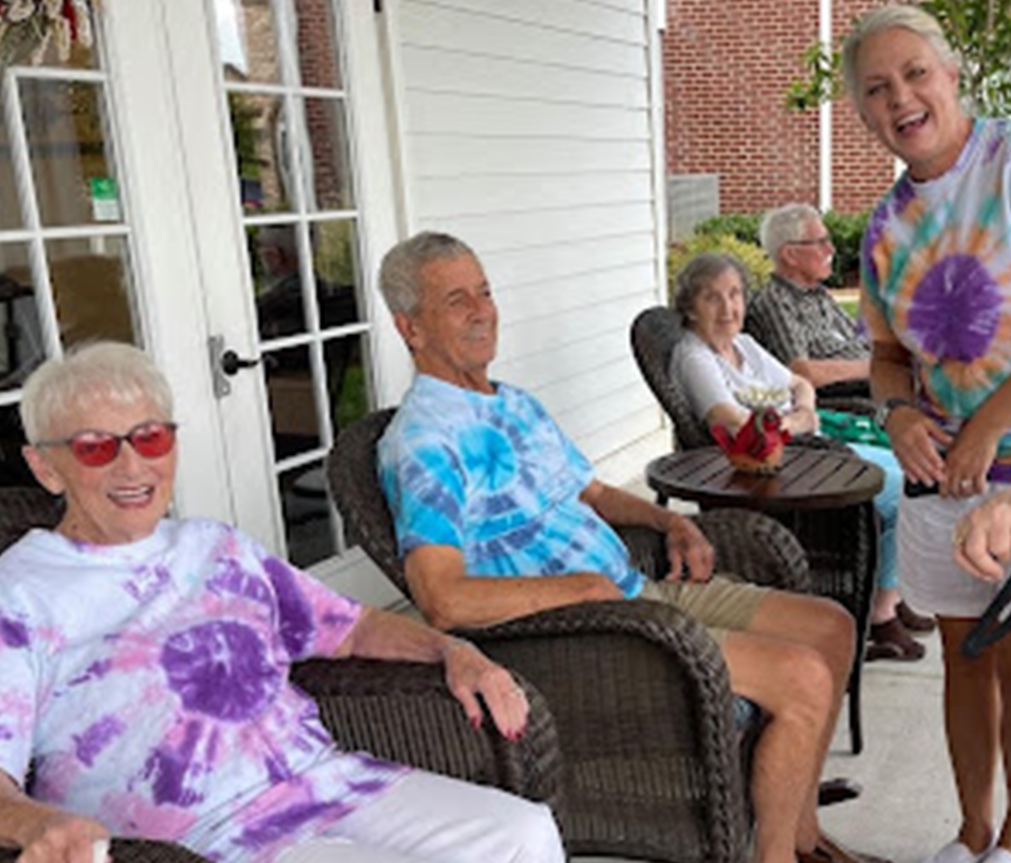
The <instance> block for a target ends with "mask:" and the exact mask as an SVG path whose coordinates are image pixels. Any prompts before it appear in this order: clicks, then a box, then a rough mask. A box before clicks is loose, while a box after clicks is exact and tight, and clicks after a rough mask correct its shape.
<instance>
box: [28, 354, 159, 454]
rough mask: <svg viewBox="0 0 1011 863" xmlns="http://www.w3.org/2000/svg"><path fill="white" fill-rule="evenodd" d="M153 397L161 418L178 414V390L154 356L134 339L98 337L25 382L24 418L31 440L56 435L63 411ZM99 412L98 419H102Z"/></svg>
mask: <svg viewBox="0 0 1011 863" xmlns="http://www.w3.org/2000/svg"><path fill="white" fill-rule="evenodd" d="M145 400H148V401H150V402H152V403H153V404H154V406H155V408H156V409H157V410H158V413H159V416H158V417H157V419H162V420H171V419H172V391H171V389H170V388H169V385H168V381H167V380H166V379H165V376H164V375H163V374H162V373H161V372H160V371H159V370H158V367H157V366H156V365H155V364H154V361H153V360H152V359H151V358H150V357H149V356H148V355H147V354H146V353H144V351H142V350H141V349H140V348H136V347H134V346H133V345H128V344H124V343H122V342H92V343H90V344H85V345H82V346H80V347H75V348H72V349H71V350H70V351H68V352H67V353H66V354H65V355H64V356H62V357H53V358H51V359H48V360H46V361H45V362H44V363H43V364H42V365H41V366H39V367H38V368H37V369H36V370H35V371H34V372H32V374H31V376H30V377H29V378H28V380H27V382H26V383H25V388H24V391H23V393H22V396H21V424H22V425H23V426H24V430H25V436H26V437H27V438H28V442H29V443H32V444H34V443H38V442H39V441H42V440H46V439H47V438H49V437H51V436H52V435H53V434H54V433H55V431H56V424H57V422H58V420H59V418H60V417H62V416H65V415H66V414H68V413H78V412H82V411H85V412H86V411H87V410H89V409H90V408H92V407H94V406H95V405H96V404H97V403H98V402H100V401H111V402H112V403H113V404H116V405H135V404H138V403H140V402H142V401H145ZM101 419H102V418H101V417H100V416H96V417H95V423H96V424H100V423H101Z"/></svg>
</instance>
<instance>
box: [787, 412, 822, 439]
mask: <svg viewBox="0 0 1011 863" xmlns="http://www.w3.org/2000/svg"><path fill="white" fill-rule="evenodd" d="M782 425H783V430H784V431H788V432H789V433H790V434H791V435H795V436H796V435H801V434H814V433H815V432H816V431H818V427H819V425H820V423H819V420H818V414H817V413H816V412H815V410H814V408H810V407H807V406H806V405H801V406H798V407H795V408H794V409H793V410H792V411H790V412H789V413H788V414H787V415H786V416H784V417H783V423H782Z"/></svg>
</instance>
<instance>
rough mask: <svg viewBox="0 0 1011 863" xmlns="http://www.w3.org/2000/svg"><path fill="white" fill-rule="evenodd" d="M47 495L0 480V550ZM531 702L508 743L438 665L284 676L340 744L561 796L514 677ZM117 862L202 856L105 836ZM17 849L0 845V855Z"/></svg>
mask: <svg viewBox="0 0 1011 863" xmlns="http://www.w3.org/2000/svg"><path fill="white" fill-rule="evenodd" d="M59 516H60V508H59V505H58V504H57V502H56V500H55V499H54V498H52V497H50V495H48V494H46V493H45V492H44V491H42V490H41V489H39V488H2V489H0V549H2V548H4V547H6V546H7V545H9V544H10V543H11V542H13V541H15V540H16V539H17V538H18V537H20V536H21V535H22V534H23V533H24V532H25V531H26V530H27V529H28V528H30V527H33V526H44V527H51V526H53V525H54V524H55V523H56V522H57V521H58V520H59ZM518 679H519V681H520V684H521V685H522V686H523V688H524V690H525V692H526V694H527V698H528V699H529V701H530V705H531V710H530V719H529V722H528V725H527V732H526V734H524V736H523V738H522V739H521V740H520V741H519V742H518V743H510V742H508V741H507V740H505V739H504V738H503V737H502V736H501V735H499V734H498V733H497V732H496V731H495V730H494V723H492V722H491V720H490V719H489V720H488V721H486V722H484V723H483V724H482V727H481V729H480V730H478V731H475V730H474V729H473V728H472V727H471V726H470V723H469V722H468V721H467V717H466V715H465V714H464V712H463V710H462V709H461V708H460V705H459V703H458V702H457V701H456V699H455V698H453V696H452V695H451V694H450V693H449V690H448V689H447V688H446V684H445V678H444V675H443V672H442V669H441V668H440V667H437V666H433V665H426V664H419V663H411V662H379V661H373V660H359V659H352V660H339V661H337V660H326V659H314V660H309V661H306V662H301V663H298V664H296V665H295V666H294V667H293V668H292V680H293V681H294V682H295V683H296V684H297V685H298V686H299V687H300V688H302V689H303V690H304V691H305V692H306V693H308V694H309V695H310V696H312V697H313V698H314V699H315V700H316V701H317V703H318V704H319V708H320V717H321V719H322V721H323V724H324V725H325V726H326V727H327V729H328V730H329V731H330V732H331V733H332V734H333V735H334V737H335V738H336V739H338V740H340V742H341V745H342V746H343V747H344V748H346V749H351V750H363V751H368V752H371V753H372V754H374V755H376V756H378V757H380V758H385V759H388V760H391V761H398V762H402V763H406V764H411V765H413V766H416V767H421V768H424V769H426V770H432V771H435V772H437V773H442V774H445V775H448V776H454V777H457V778H459V779H465V780H468V781H472V782H477V783H480V784H484V785H494V786H496V787H499V788H503V789H505V790H507V791H511V792H513V793H515V794H519V795H522V796H524V797H527V798H530V799H533V800H542V801H545V802H547V803H549V804H551V805H552V806H553V807H558V806H560V805H561V797H560V791H561V753H560V750H559V747H558V734H557V730H556V727H555V722H554V719H553V717H552V716H551V713H550V712H549V710H548V707H547V704H546V702H545V699H544V697H543V696H542V695H541V694H540V693H539V692H538V691H537V690H536V689H535V688H534V687H533V686H531V685H530V684H529V683H528V682H527V681H526V680H524V679H523V678H521V677H518ZM112 855H113V857H114V859H115V860H116V861H117V863H206V861H205V860H204V858H203V857H201V856H199V855H197V854H194V853H193V852H191V851H188V850H187V849H185V848H183V847H181V846H179V845H173V844H171V843H166V842H154V841H149V840H142V839H124V838H114V839H113V842H112ZM17 856H18V852H17V851H13V850H9V849H0V863H13V861H15V860H16V858H17Z"/></svg>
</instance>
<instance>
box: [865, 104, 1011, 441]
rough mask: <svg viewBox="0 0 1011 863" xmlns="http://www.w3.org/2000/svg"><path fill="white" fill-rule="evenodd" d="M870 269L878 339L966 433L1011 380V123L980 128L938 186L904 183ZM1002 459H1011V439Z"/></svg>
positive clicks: (871, 234)
mask: <svg viewBox="0 0 1011 863" xmlns="http://www.w3.org/2000/svg"><path fill="white" fill-rule="evenodd" d="M861 263H862V277H863V283H864V289H865V291H866V296H867V298H868V299H869V300H870V303H871V310H872V311H873V312H876V313H877V314H878V315H879V316H880V317H877V319H876V316H875V315H874V314H872V315H869V316H868V323H869V325H870V328H871V336H872V338H883V339H886V340H887V339H888V338H889V337H890V336H891V333H893V334H894V336H895V337H896V338H898V340H899V341H900V342H901V343H902V345H903V346H904V347H905V348H906V349H907V350H908V351H909V352H910V354H911V355H912V358H913V361H914V366H915V370H916V377H917V382H918V390H919V398H920V400H921V406H922V407H923V408H924V409H925V410H926V411H928V412H929V413H930V414H931V415H932V416H934V417H935V418H936V419H938V421H940V422H941V423H942V424H943V425H944V426H945V427H946V428H947V429H948V430H949V431H951V432H955V431H957V430H958V428H959V426H960V425H961V424H962V422H964V421H965V420H966V419H968V418H969V417H971V416H972V415H973V413H975V411H976V410H977V409H978V408H979V406H980V405H981V404H982V403H983V402H984V401H986V399H988V398H989V397H990V395H992V394H993V392H994V391H995V390H996V389H997V388H998V387H999V386H1000V385H1001V384H1003V383H1004V381H1006V380H1007V379H1008V377H1009V376H1011V123H1009V122H1008V121H1007V120H976V121H975V122H974V124H973V128H972V133H971V135H970V137H969V140H968V141H967V143H966V145H965V147H964V148H963V149H962V152H961V154H960V155H959V158H958V160H957V162H956V164H955V165H954V166H953V167H952V168H951V169H950V170H949V171H948V172H947V173H945V174H944V175H943V176H941V177H938V178H937V179H935V180H930V181H928V182H922V183H917V182H914V181H913V180H912V179H911V178H910V177H909V174H908V173H906V174H903V176H902V177H901V178H900V179H899V180H898V181H897V182H896V183H895V185H894V186H893V187H892V189H891V190H890V191H889V192H888V194H887V195H885V197H884V198H883V199H882V201H881V203H880V204H878V206H877V208H876V209H875V210H874V212H873V214H872V215H871V218H870V221H869V223H868V225H867V231H866V233H865V234H864V240H863V254H862V261H861ZM882 319H883V321H884V323H886V324H887V325H888V327H889V328H890V330H891V333H888V332H878V331H877V330H878V328H880V326H881V321H882ZM999 452H1000V455H1001V456H1002V457H1005V458H1006V457H1007V456H1011V433H1006V434H1005V435H1004V436H1003V438H1002V439H1001V442H1000V448H999Z"/></svg>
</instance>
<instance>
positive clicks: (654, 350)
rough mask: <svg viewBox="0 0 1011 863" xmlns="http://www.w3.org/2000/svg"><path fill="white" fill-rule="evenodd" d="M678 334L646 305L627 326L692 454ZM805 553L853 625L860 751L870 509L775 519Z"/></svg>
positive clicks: (703, 436) (854, 726)
mask: <svg viewBox="0 0 1011 863" xmlns="http://www.w3.org/2000/svg"><path fill="white" fill-rule="evenodd" d="M681 335H682V327H681V321H680V318H679V316H678V315H677V313H675V312H674V311H673V310H671V309H669V308H667V307H666V306H654V307H652V308H649V309H646V310H644V311H642V312H640V313H639V315H638V316H637V317H636V319H635V320H634V321H633V323H632V330H631V341H632V353H633V354H634V355H635V359H636V362H637V363H638V364H639V370H640V371H641V372H642V376H643V377H644V378H645V379H646V383H647V384H648V385H649V388H650V389H651V390H652V391H653V394H654V395H655V396H656V398H657V400H658V401H659V402H660V405H661V407H663V409H664V411H666V413H667V415H668V416H669V417H670V419H671V421H672V423H673V425H674V448H675V449H695V448H697V447H701V446H711V445H713V444H714V443H715V441H714V440H713V438H712V436H711V435H710V434H709V429H708V428H707V427H706V425H705V423H703V422H702V421H701V420H699V419H698V418H697V417H695V415H694V413H693V411H692V408H691V404H690V403H689V402H688V397H687V396H686V395H685V393H684V392H683V391H682V389H681V387H680V386H678V383H677V381H675V380H674V379H673V378H672V376H671V374H670V358H671V353H672V352H673V350H674V346H675V345H676V344H677V343H678V340H679V339H680V338H681ZM796 442H797V444H798V445H800V446H814V447H826V448H839V447H842V448H845V444H842V443H838V442H836V441H830V440H827V439H824V438H818V437H816V436H813V435H803V436H801V437H799V438H797V441H796ZM776 518H777V519H778V520H779V521H780V522H782V523H783V524H784V525H786V527H788V528H789V529H790V531H791V532H792V533H793V534H794V535H795V536H796V537H797V539H799V540H800V544H801V545H802V546H803V547H804V550H805V551H806V552H807V558H808V564H809V566H810V571H811V588H812V590H813V591H814V592H815V593H817V594H819V595H821V596H827V597H831V598H832V599H835V600H836V601H838V602H839V603H840V604H841V605H843V606H844V607H845V608H846V609H847V610H848V611H849V612H850V613H851V614H852V615H853V618H854V620H855V621H856V630H857V651H856V657H855V659H854V664H853V671H852V673H851V675H850V681H849V690H848V691H849V726H850V744H851V748H852V750H853V753H854V754H857V753H859V752H861V751H862V750H863V728H862V724H861V721H860V715H861V712H860V689H861V687H860V681H861V676H862V669H863V655H864V645H865V644H866V641H867V630H868V627H869V626H870V612H871V596H872V594H873V592H874V585H873V583H868V580H867V579H866V578H861V577H860V576H861V574H863V573H867V572H874V569H875V560H876V557H877V524H876V521H875V515H874V512H873V509H872V508H871V507H869V506H867V507H856V508H850V509H847V510H845V511H835V510H822V511H817V512H805V513H784V514H777V515H776Z"/></svg>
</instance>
